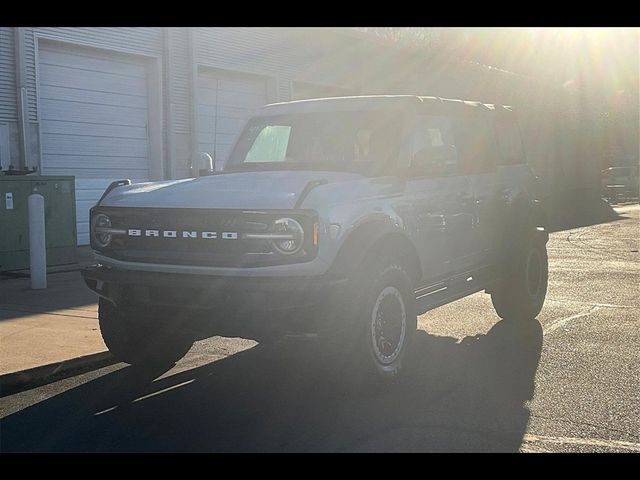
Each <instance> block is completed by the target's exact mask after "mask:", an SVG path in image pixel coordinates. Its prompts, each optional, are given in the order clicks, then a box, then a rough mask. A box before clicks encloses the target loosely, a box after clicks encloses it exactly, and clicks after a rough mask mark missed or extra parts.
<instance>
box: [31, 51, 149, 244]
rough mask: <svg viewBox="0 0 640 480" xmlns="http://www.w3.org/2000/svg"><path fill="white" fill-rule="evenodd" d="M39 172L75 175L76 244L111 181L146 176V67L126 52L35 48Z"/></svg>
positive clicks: (83, 236)
mask: <svg viewBox="0 0 640 480" xmlns="http://www.w3.org/2000/svg"><path fill="white" fill-rule="evenodd" d="M38 55H39V64H38V79H39V91H38V92H39V97H40V104H39V105H40V131H41V140H42V145H41V148H42V173H43V174H44V175H74V176H75V177H76V215H77V228H78V244H80V245H84V244H87V243H89V208H91V207H92V206H93V205H95V203H96V202H97V201H98V199H99V198H100V196H101V195H102V193H103V192H104V190H105V188H106V187H107V186H108V185H109V183H111V182H112V181H113V180H118V179H122V178H130V179H131V180H132V181H134V182H135V181H144V180H148V179H149V166H148V136H147V118H148V117H147V115H148V112H147V98H148V97H147V72H146V68H145V66H144V65H143V64H141V63H137V62H136V61H134V60H129V59H127V58H120V57H115V58H114V57H112V56H107V55H102V54H99V53H95V54H94V53H86V52H85V51H82V52H80V51H78V52H76V51H70V50H62V49H57V48H55V47H49V46H46V47H43V46H41V47H40V49H39V52H38Z"/></svg>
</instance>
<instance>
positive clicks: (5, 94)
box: [0, 27, 18, 121]
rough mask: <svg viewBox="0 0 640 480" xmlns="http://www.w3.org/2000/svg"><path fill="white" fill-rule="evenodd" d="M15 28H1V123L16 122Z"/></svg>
mask: <svg viewBox="0 0 640 480" xmlns="http://www.w3.org/2000/svg"><path fill="white" fill-rule="evenodd" d="M13 35H14V33H13V28H9V27H0V121H16V120H17V118H18V114H17V112H16V72H15V61H14V46H13Z"/></svg>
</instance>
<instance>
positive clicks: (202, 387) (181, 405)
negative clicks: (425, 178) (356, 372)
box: [0, 205, 640, 452]
mask: <svg viewBox="0 0 640 480" xmlns="http://www.w3.org/2000/svg"><path fill="white" fill-rule="evenodd" d="M617 212H618V214H619V215H620V219H619V220H617V221H613V222H609V223H603V224H598V225H591V226H587V227H581V228H576V229H572V230H568V231H562V232H557V233H554V234H552V235H551V238H550V241H549V244H548V251H549V272H550V273H549V291H548V296H547V300H546V303H545V307H544V309H543V311H542V313H541V314H540V315H539V317H538V318H537V319H536V320H534V321H529V322H526V323H517V322H515V321H509V320H503V321H500V320H499V318H498V317H497V316H496V314H495V312H494V310H493V308H492V307H491V301H490V298H489V296H488V295H486V294H483V293H478V294H476V295H473V296H471V297H467V298H465V299H463V300H460V301H458V302H455V303H452V304H449V305H446V306H444V307H441V308H439V309H437V310H434V311H432V312H429V313H427V314H425V315H423V316H421V317H420V318H419V328H420V331H419V332H418V335H417V339H416V342H415V345H414V347H415V348H414V349H413V352H412V355H411V357H410V361H409V367H410V369H409V371H408V372H407V375H405V376H404V377H402V378H401V379H400V380H399V381H398V382H397V383H396V384H395V385H394V386H393V387H392V388H391V389H389V390H386V391H370V390H369V389H362V388H360V386H359V385H358V383H357V379H349V378H344V377H343V376H342V375H341V370H340V366H339V365H334V364H331V365H329V364H324V363H319V362H318V361H316V360H317V358H319V356H318V352H317V344H316V342H315V341H314V339H312V338H299V337H289V338H285V339H283V340H282V341H280V342H278V343H276V344H272V345H261V344H257V343H256V342H253V341H249V340H244V339H229V338H220V337H213V338H211V339H208V340H205V341H201V342H198V343H197V344H196V345H195V346H194V347H193V349H192V350H191V352H190V353H189V354H188V355H187V356H186V357H185V358H184V359H183V360H181V361H180V362H179V364H178V365H177V366H176V367H175V368H173V369H172V370H171V371H169V372H166V373H164V374H163V375H162V376H161V377H159V378H157V379H155V380H154V379H153V378H151V377H147V376H145V374H142V373H140V372H137V371H136V370H135V369H133V368H132V367H129V366H127V365H125V364H116V365H112V366H109V367H105V368H102V369H99V370H95V371H92V372H89V373H84V374H81V375H77V376H74V377H71V378H67V379H64V380H60V381H57V382H54V383H51V384H48V385H45V386H41V387H38V388H35V389H31V390H27V391H24V392H21V393H17V394H14V395H10V396H7V397H4V398H1V399H0V418H2V420H1V429H2V436H1V450H2V451H6V452H8V451H524V452H544V451H554V452H555V451H563V452H573V451H579V452H601V451H603V452H604V451H606V452H611V451H614V452H640V375H639V374H638V372H639V371H640V333H639V326H640V253H638V250H639V249H640V248H639V238H640V224H639V219H640V217H639V213H640V208H639V206H638V205H628V206H620V207H617Z"/></svg>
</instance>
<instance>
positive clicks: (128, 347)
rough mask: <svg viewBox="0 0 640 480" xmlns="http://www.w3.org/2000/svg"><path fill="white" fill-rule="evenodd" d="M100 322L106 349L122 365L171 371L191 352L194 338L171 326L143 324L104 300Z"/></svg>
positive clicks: (100, 310)
mask: <svg viewBox="0 0 640 480" xmlns="http://www.w3.org/2000/svg"><path fill="white" fill-rule="evenodd" d="M98 318H99V323H100V332H101V334H102V339H103V340H104V343H105V345H106V346H107V348H108V349H109V351H110V352H111V354H112V355H113V356H114V357H115V358H116V359H117V360H119V361H122V362H125V363H129V364H131V365H134V366H143V367H145V366H148V367H153V368H162V367H170V366H172V365H174V364H175V363H176V362H177V361H178V360H180V359H181V358H182V357H184V355H185V354H186V353H187V352H188V351H189V349H190V348H191V347H192V345H193V342H194V336H193V335H190V334H189V333H187V332H184V331H182V330H181V329H180V328H179V325H172V324H171V323H170V322H149V321H142V319H140V318H138V317H137V316H136V315H134V314H132V313H128V312H123V311H121V310H120V309H119V308H117V307H116V306H115V305H114V304H112V303H111V302H109V301H108V300H105V299H103V298H101V299H100V301H99V307H98Z"/></svg>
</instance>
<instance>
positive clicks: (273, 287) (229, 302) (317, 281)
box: [81, 265, 347, 312]
mask: <svg viewBox="0 0 640 480" xmlns="http://www.w3.org/2000/svg"><path fill="white" fill-rule="evenodd" d="M81 273H82V276H83V278H84V281H85V283H86V284H87V286H88V287H89V288H90V289H91V290H93V291H94V292H96V293H97V294H98V295H100V296H101V297H103V298H106V299H108V300H109V301H111V302H112V303H114V304H116V305H118V306H122V307H137V308H145V307H147V306H148V307H152V308H155V307H160V308H162V307H178V308H180V309H186V310H192V309H216V310H222V309H224V310H225V311H236V312H237V311H265V310H283V309H289V308H296V307H306V306H313V305H317V304H319V303H321V302H323V301H327V300H329V299H330V298H331V297H332V296H333V295H336V294H338V293H339V292H340V290H341V289H340V287H341V286H342V285H344V284H345V283H346V281H347V280H346V279H345V278H337V277H332V276H330V275H328V274H324V275H318V276H312V277H266V278H265V277H255V278H254V277H231V276H213V275H211V276H210V275H201V274H180V273H157V272H143V271H133V270H124V269H118V268H113V267H107V266H104V265H97V266H92V267H88V268H85V269H83V270H82V271H81Z"/></svg>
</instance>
